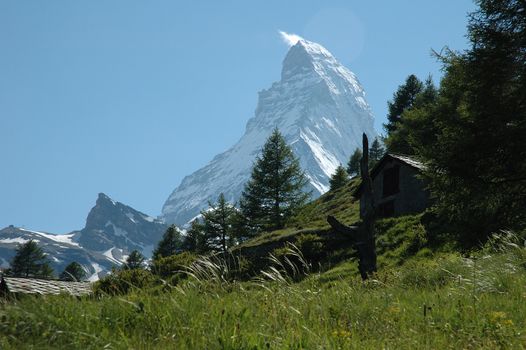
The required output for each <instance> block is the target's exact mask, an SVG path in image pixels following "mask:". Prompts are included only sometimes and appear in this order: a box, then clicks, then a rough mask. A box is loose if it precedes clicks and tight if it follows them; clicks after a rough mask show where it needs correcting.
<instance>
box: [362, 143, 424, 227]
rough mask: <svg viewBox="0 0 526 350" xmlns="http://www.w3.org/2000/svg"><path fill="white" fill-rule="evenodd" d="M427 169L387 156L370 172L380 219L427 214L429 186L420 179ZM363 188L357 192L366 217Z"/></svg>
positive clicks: (400, 157)
mask: <svg viewBox="0 0 526 350" xmlns="http://www.w3.org/2000/svg"><path fill="white" fill-rule="evenodd" d="M424 169H425V165H424V164H423V163H421V162H420V161H418V160H417V159H415V158H413V157H410V156H406V155H399V154H393V153H386V154H385V155H384V156H383V157H382V158H381V159H380V160H379V161H378V163H376V165H375V166H374V167H373V169H372V170H371V180H372V182H373V196H374V202H375V205H376V208H377V210H378V211H377V214H378V216H379V217H389V216H399V215H405V214H413V213H418V212H421V211H424V210H425V209H426V208H427V207H428V205H429V192H428V191H427V190H426V183H425V181H424V180H423V179H421V178H420V177H419V176H418V175H419V174H420V173H421V172H422V170H424ZM361 194H362V185H361V184H360V186H358V188H357V189H356V191H355V192H354V194H353V195H354V196H355V197H356V198H360V216H362V217H363V214H364V203H363V200H362V198H361Z"/></svg>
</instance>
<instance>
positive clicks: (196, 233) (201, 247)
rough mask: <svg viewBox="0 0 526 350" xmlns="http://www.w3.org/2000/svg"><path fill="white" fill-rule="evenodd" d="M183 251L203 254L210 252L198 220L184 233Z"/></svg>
mask: <svg viewBox="0 0 526 350" xmlns="http://www.w3.org/2000/svg"><path fill="white" fill-rule="evenodd" d="M183 250H188V251H190V252H195V253H198V254H204V253H207V252H209V251H210V250H211V248H210V245H209V244H208V240H207V237H206V233H205V230H204V225H203V223H202V222H200V221H199V219H195V220H193V221H192V223H191V224H190V229H189V230H188V231H187V232H186V236H185V237H184V239H183Z"/></svg>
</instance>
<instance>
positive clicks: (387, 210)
mask: <svg viewBox="0 0 526 350" xmlns="http://www.w3.org/2000/svg"><path fill="white" fill-rule="evenodd" d="M378 211H379V213H378V216H380V217H381V218H386V217H389V216H394V214H395V206H394V200H392V201H389V202H385V203H382V204H380V207H379V208H378Z"/></svg>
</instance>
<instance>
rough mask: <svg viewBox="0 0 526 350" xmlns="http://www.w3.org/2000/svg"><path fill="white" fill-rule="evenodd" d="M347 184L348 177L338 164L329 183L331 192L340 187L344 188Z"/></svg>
mask: <svg viewBox="0 0 526 350" xmlns="http://www.w3.org/2000/svg"><path fill="white" fill-rule="evenodd" d="M348 182H349V175H347V172H346V171H345V168H344V167H343V166H342V165H341V164H340V165H339V166H338V167H337V168H336V171H335V172H334V174H332V176H331V179H330V180H329V183H330V185H331V191H334V190H336V189H338V188H340V187H343V186H345V185H346V184H347V183H348Z"/></svg>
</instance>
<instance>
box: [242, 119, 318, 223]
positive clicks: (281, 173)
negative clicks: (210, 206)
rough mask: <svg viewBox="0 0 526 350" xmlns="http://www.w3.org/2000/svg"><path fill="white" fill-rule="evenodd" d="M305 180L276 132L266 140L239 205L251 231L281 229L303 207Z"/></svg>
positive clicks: (280, 136) (307, 195) (279, 134)
mask: <svg viewBox="0 0 526 350" xmlns="http://www.w3.org/2000/svg"><path fill="white" fill-rule="evenodd" d="M306 184H307V179H306V177H305V175H304V173H303V171H302V170H301V167H300V164H299V160H298V159H297V158H296V157H295V156H294V154H293V152H292V149H291V148H290V147H289V146H287V144H286V143H285V140H284V139H283V136H282V135H281V133H280V132H279V130H278V129H275V130H274V131H273V133H272V135H271V136H270V137H269V138H268V139H267V141H266V143H265V145H264V146H263V150H262V153H261V156H259V157H258V158H257V159H256V162H255V164H254V167H253V169H252V174H251V178H250V180H249V181H248V183H247V184H246V185H245V189H244V191H243V193H242V196H241V200H240V206H241V211H242V214H243V216H244V218H245V219H246V223H247V225H248V227H249V229H250V230H251V231H252V232H259V231H261V230H274V229H279V228H283V226H284V225H285V222H286V221H287V220H288V219H289V218H290V217H291V216H292V215H293V214H294V213H295V212H296V211H297V210H298V208H300V207H301V206H302V205H304V204H305V202H306V201H307V199H308V198H309V196H310V194H309V193H305V192H304V190H305V185H306Z"/></svg>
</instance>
